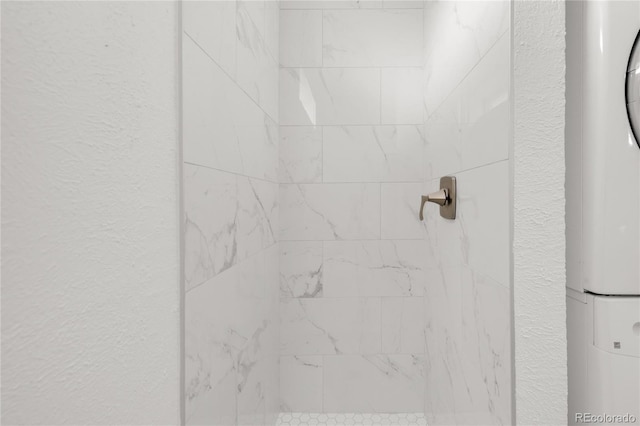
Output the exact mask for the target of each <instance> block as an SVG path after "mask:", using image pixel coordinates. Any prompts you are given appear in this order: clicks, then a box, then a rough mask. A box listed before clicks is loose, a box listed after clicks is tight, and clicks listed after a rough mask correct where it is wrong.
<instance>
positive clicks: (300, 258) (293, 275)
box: [280, 241, 323, 298]
mask: <svg viewBox="0 0 640 426" xmlns="http://www.w3.org/2000/svg"><path fill="white" fill-rule="evenodd" d="M322 285H323V278H322V241H295V242H282V243H280V295H281V297H283V298H287V297H322Z"/></svg>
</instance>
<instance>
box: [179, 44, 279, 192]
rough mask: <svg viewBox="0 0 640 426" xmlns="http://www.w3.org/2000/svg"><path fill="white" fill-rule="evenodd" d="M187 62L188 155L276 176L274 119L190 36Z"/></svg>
mask: <svg viewBox="0 0 640 426" xmlns="http://www.w3.org/2000/svg"><path fill="white" fill-rule="evenodd" d="M183 62H184V63H183V73H184V87H183V109H184V113H183V116H184V129H183V157H184V161H185V162H187V163H192V164H199V165H203V166H207V167H212V168H216V169H219V170H224V171H229V172H233V173H239V174H244V175H247V176H251V177H256V178H260V179H266V180H271V181H273V182H276V181H277V179H278V175H277V167H278V137H277V125H276V123H275V122H274V121H273V120H271V119H270V118H269V117H268V116H267V115H266V114H265V113H264V111H262V109H260V107H259V106H258V105H256V103H255V102H254V101H252V100H251V99H250V98H249V97H248V96H247V95H246V93H245V92H244V91H242V89H240V88H239V87H238V85H237V84H235V82H234V81H233V80H232V79H231V78H230V77H229V76H228V75H227V74H226V73H225V72H224V71H223V70H222V69H221V68H220V67H219V66H218V65H216V63H215V62H214V61H213V60H211V58H209V57H208V56H207V55H206V54H205V52H203V51H202V50H201V49H200V48H199V47H198V46H197V45H196V44H195V43H194V42H193V41H192V40H191V39H190V38H189V37H184V40H183Z"/></svg>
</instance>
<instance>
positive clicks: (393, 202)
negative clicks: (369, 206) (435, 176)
mask: <svg viewBox="0 0 640 426" xmlns="http://www.w3.org/2000/svg"><path fill="white" fill-rule="evenodd" d="M423 188H424V185H423V184H422V183H383V184H382V188H381V195H380V197H381V214H380V220H381V223H382V225H381V236H382V238H384V239H390V240H392V239H406V240H422V239H424V238H425V237H426V227H425V224H424V222H421V221H420V218H419V214H420V201H421V196H422V195H423V194H425V192H424V190H423ZM424 209H425V210H426V211H428V210H434V209H438V206H436V205H435V204H427V205H425V208H424ZM432 254H433V253H427V254H425V256H426V260H427V261H428V260H429V259H430V258H431V257H432V256H431V255H432Z"/></svg>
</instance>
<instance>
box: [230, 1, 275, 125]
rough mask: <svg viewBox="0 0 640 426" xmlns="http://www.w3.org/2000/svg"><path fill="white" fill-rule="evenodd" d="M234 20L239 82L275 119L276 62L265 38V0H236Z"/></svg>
mask: <svg viewBox="0 0 640 426" xmlns="http://www.w3.org/2000/svg"><path fill="white" fill-rule="evenodd" d="M236 22H237V36H238V41H237V44H236V47H237V82H238V85H240V87H242V89H243V90H244V91H245V92H246V93H247V94H248V95H249V96H250V97H251V98H252V99H253V100H254V101H255V102H256V103H257V104H258V105H260V107H261V108H262V109H263V110H264V111H265V112H266V113H267V114H268V115H269V116H270V117H271V118H272V119H273V120H274V121H276V122H277V121H278V78H279V77H278V70H279V63H278V60H277V59H276V57H274V56H272V55H271V53H270V52H269V50H268V48H267V43H266V41H265V38H264V32H265V6H264V2H263V1H251V0H250V1H243V0H238V9H237V16H236Z"/></svg>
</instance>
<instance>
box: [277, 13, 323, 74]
mask: <svg viewBox="0 0 640 426" xmlns="http://www.w3.org/2000/svg"><path fill="white" fill-rule="evenodd" d="M280 65H282V66H283V67H321V66H322V11H321V10H284V9H283V10H281V11H280Z"/></svg>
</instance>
